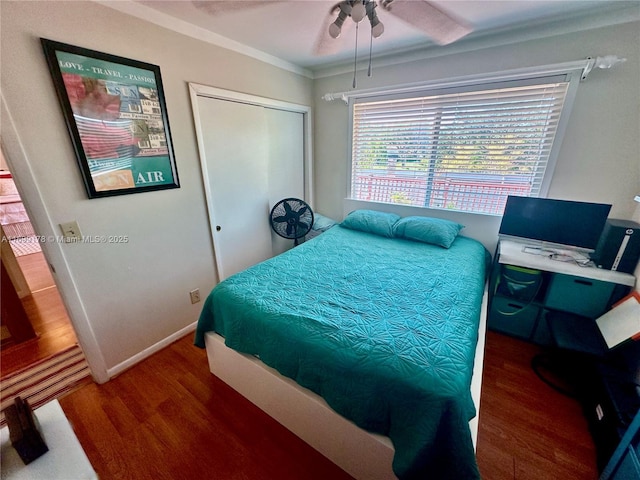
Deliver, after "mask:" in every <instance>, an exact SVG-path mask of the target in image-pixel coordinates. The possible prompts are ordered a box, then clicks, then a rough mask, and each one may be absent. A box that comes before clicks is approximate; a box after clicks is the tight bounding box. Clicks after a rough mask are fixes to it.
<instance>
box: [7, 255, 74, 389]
mask: <svg viewBox="0 0 640 480" xmlns="http://www.w3.org/2000/svg"><path fill="white" fill-rule="evenodd" d="M17 260H18V263H19V264H20V268H21V270H22V272H23V273H24V276H25V279H26V280H27V284H28V285H29V288H30V290H31V292H32V294H31V295H29V296H27V297H25V298H23V299H22V303H23V305H24V307H25V310H26V312H27V316H28V317H29V319H30V320H31V323H32V325H33V327H34V330H35V331H36V334H37V335H38V337H37V338H35V339H33V340H29V341H26V342H23V343H19V344H15V345H10V346H8V347H7V348H3V349H2V352H0V378H2V377H5V376H6V375H9V374H11V373H13V372H15V371H17V370H21V369H22V368H24V367H27V366H29V365H31V364H33V363H35V362H37V361H38V360H42V359H43V358H47V357H49V356H51V355H53V354H54V353H57V352H60V351H62V350H64V349H65V348H68V347H70V346H72V345H74V344H76V343H77V338H76V335H75V333H74V331H73V328H72V326H71V322H70V320H69V317H68V315H67V311H66V309H65V307H64V304H63V303H62V299H61V298H60V294H59V293H58V289H57V287H56V285H55V282H54V280H53V277H52V276H51V272H50V271H49V268H48V266H47V263H46V260H45V258H44V255H43V254H42V252H40V253H33V254H30V255H23V256H20V257H17Z"/></svg>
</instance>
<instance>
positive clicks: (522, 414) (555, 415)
mask: <svg viewBox="0 0 640 480" xmlns="http://www.w3.org/2000/svg"><path fill="white" fill-rule="evenodd" d="M538 351H539V348H538V347H536V346H534V345H531V344H528V343H525V342H522V341H519V340H515V339H512V338H509V337H506V336H504V335H500V334H498V333H494V332H488V333H487V346H486V350H485V364H484V375H483V384H482V397H481V400H480V429H479V432H478V448H477V457H478V465H479V467H480V472H481V473H482V476H483V478H486V479H500V480H501V479H517V480H525V479H531V480H534V479H535V480H539V479H544V480H555V479H572V480H595V479H597V478H598V472H597V467H596V453H595V446H594V443H593V440H592V438H591V436H590V434H589V432H588V429H587V422H586V420H585V418H584V417H583V415H582V410H581V407H580V405H579V404H578V402H577V401H576V400H574V399H572V398H569V397H566V396H564V395H562V394H560V393H558V392H556V391H555V390H553V389H552V388H550V387H549V386H548V385H546V384H545V383H543V382H542V381H541V380H540V379H539V378H538V377H537V376H536V375H535V373H533V371H532V369H531V366H530V362H531V359H532V358H533V356H534V355H535V354H536V353H537V352H538Z"/></svg>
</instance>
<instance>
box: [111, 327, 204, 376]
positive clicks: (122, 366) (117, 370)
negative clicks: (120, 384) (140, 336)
mask: <svg viewBox="0 0 640 480" xmlns="http://www.w3.org/2000/svg"><path fill="white" fill-rule="evenodd" d="M197 324H198V322H197V321H196V322H193V323H191V324H189V325H187V326H186V327H184V328H182V329H180V330H178V331H177V332H175V333H174V334H172V335H169V336H168V337H166V338H164V339H162V340H160V341H159V342H158V343H155V344H153V345H151V346H150V347H148V348H145V349H144V350H142V351H141V352H140V353H138V354H136V355H134V356H133V357H130V358H128V359H127V360H125V361H124V362H122V363H119V364H118V365H116V366H115V367H113V368H108V369H107V376H108V377H109V380H111V379H112V378H113V377H115V376H116V375H119V374H121V373H122V372H124V371H125V370H127V369H129V368H131V367H133V366H134V365H135V364H137V363H140V362H141V361H142V360H144V359H145V358H147V357H150V356H151V355H153V354H154V353H157V352H159V351H160V350H162V349H163V348H165V347H168V346H169V345H171V344H172V343H173V342H175V341H176V340H180V339H181V338H182V337H184V336H185V335H187V334H188V333H190V332H193V331H195V329H196V326H197Z"/></svg>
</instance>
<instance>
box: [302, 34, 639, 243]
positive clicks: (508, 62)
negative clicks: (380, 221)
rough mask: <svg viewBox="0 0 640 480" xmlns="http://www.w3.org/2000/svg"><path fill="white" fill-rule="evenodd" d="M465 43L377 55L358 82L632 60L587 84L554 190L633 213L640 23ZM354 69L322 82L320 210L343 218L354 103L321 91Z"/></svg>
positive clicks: (469, 218) (490, 233)
mask: <svg viewBox="0 0 640 480" xmlns="http://www.w3.org/2000/svg"><path fill="white" fill-rule="evenodd" d="M462 50H464V47H463V46H458V45H455V44H454V45H453V46H451V48H450V49H449V50H447V49H446V48H445V49H442V50H439V51H438V52H437V54H434V56H433V57H432V58H429V59H426V60H419V61H413V62H409V63H404V64H397V65H392V66H382V67H380V66H378V67H377V66H376V62H375V61H374V67H373V77H372V78H371V79H368V78H367V77H366V72H362V71H361V72H359V73H358V88H359V89H366V88H373V87H380V86H385V85H398V84H406V83H413V82H418V81H431V80H444V79H447V78H452V77H457V76H463V75H473V74H478V73H488V72H498V71H503V70H509V69H516V68H523V67H531V66H536V65H547V64H553V63H561V62H568V61H575V60H582V59H585V58H587V57H589V56H597V55H605V54H615V55H618V56H621V57H626V58H627V59H628V61H627V62H626V63H624V64H622V65H620V66H619V67H617V68H615V69H612V70H610V71H602V70H596V71H593V72H592V73H591V75H590V76H589V78H588V79H587V80H586V81H585V82H583V83H581V85H580V87H579V91H578V94H577V98H576V101H575V104H574V108H573V112H572V115H571V118H570V121H569V126H568V129H567V132H566V135H565V138H564V142H563V144H562V149H561V151H560V154H559V158H558V163H557V167H556V170H555V175H554V177H553V181H552V183H551V187H550V191H549V197H551V198H561V199H567V200H581V201H592V202H603V203H612V204H613V208H612V210H611V216H612V217H614V218H625V219H628V218H631V215H632V213H633V210H634V208H635V202H633V197H634V195H638V194H639V193H640V153H639V152H640V91H639V85H640V23H638V22H637V21H636V22H633V23H624V24H621V25H618V26H613V27H606V28H599V29H593V30H588V31H584V32H579V33H571V34H566V35H560V36H555V37H551V38H546V39H540V40H531V41H525V42H520V43H515V44H510V45H501V46H495V47H488V48H484V49H477V50H474V51H467V52H464V51H462ZM447 51H451V52H455V53H451V54H446V53H447ZM365 68H366V67H365ZM352 76H353V72H348V73H344V74H336V75H331V76H327V77H324V78H319V79H317V80H316V81H315V84H314V88H315V94H314V96H315V99H316V109H315V114H316V117H315V118H316V136H315V156H314V160H315V172H314V173H315V186H316V190H315V192H316V209H317V210H318V211H319V212H320V213H322V214H324V215H328V216H330V217H333V218H335V219H341V218H342V216H343V199H344V198H345V197H346V196H347V187H348V186H347V178H348V176H347V173H348V165H347V154H348V149H349V145H348V132H349V124H348V108H347V107H346V106H345V104H344V103H343V102H341V101H333V102H324V101H322V100H321V97H322V95H324V94H325V93H328V92H342V91H348V90H349V89H350V88H351V82H352ZM450 214H451V213H450V212H449V213H447V212H446V211H440V212H434V215H436V216H442V215H444V216H447V215H450ZM455 216H456V218H455V220H456V221H459V222H460V223H463V224H472V225H473V226H474V229H475V228H476V227H477V226H478V223H479V222H484V219H482V218H481V219H480V220H478V218H477V216H473V215H466V218H465V216H464V214H463V216H462V217H461V216H460V214H455ZM498 227H499V221H497V222H496V221H491V220H487V222H486V228H485V231H484V234H483V237H485V238H494V239H495V238H496V234H497V229H498ZM485 244H486V242H485ZM490 249H491V248H490Z"/></svg>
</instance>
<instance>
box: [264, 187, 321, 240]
mask: <svg viewBox="0 0 640 480" xmlns="http://www.w3.org/2000/svg"><path fill="white" fill-rule="evenodd" d="M269 221H270V223H271V228H272V229H273V231H274V232H276V233H277V234H278V235H280V236H281V237H283V238H287V239H289V240H293V244H294V246H297V245H298V243H299V242H298V240H299V239H301V238H302V237H304V236H305V235H306V234H307V233H309V231H310V230H311V227H312V226H313V211H312V210H311V207H310V206H309V205H308V204H307V203H306V202H305V201H304V200H300V199H298V198H285V199H284V200H280V201H279V202H278V203H276V204H275V205H274V206H273V208H272V209H271V215H270V216H269Z"/></svg>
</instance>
